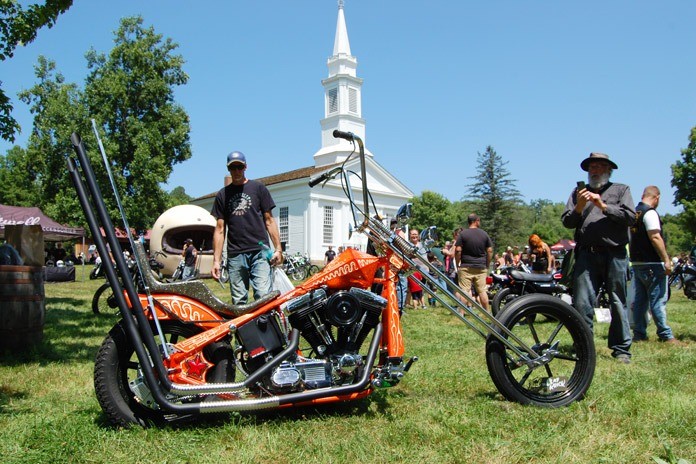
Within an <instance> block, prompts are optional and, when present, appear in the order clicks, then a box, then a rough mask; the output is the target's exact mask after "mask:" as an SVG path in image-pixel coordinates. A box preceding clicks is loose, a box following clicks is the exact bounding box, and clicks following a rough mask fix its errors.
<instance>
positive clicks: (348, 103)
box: [314, 0, 372, 167]
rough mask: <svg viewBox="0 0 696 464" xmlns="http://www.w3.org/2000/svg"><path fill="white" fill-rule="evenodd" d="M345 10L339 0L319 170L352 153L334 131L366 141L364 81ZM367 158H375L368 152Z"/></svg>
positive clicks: (316, 156) (317, 159)
mask: <svg viewBox="0 0 696 464" xmlns="http://www.w3.org/2000/svg"><path fill="white" fill-rule="evenodd" d="M343 7H344V5H343V0H338V19H337V21H336V35H335V38H334V48H333V56H331V57H329V59H328V61H327V66H328V68H329V77H327V78H326V79H324V80H322V81H321V84H322V85H323V86H324V119H322V120H321V149H319V151H318V152H316V153H315V154H314V163H315V165H316V166H317V167H319V166H325V165H329V164H333V163H337V162H340V161H343V160H344V159H345V158H346V156H348V155H349V154H350V152H351V151H352V144H349V143H348V142H346V141H345V140H341V139H335V138H334V137H333V131H334V129H338V130H342V131H347V132H353V133H354V134H355V135H357V136H359V137H360V138H361V139H363V141H364V140H365V120H364V119H363V118H362V95H361V92H362V83H363V80H362V79H360V78H359V77H357V74H356V70H357V68H358V60H357V59H356V58H355V57H354V56H353V55H351V53H350V42H349V40H348V29H347V28H346V17H345V14H344V11H343V10H344V8H343ZM366 154H367V155H369V156H372V154H371V153H369V151H367V150H366Z"/></svg>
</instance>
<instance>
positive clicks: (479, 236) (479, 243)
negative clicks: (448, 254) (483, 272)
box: [455, 228, 493, 269]
mask: <svg viewBox="0 0 696 464" xmlns="http://www.w3.org/2000/svg"><path fill="white" fill-rule="evenodd" d="M455 246H458V247H462V256H461V261H460V262H459V266H460V267H472V268H474V269H486V258H487V255H488V252H487V251H486V250H487V249H488V248H492V247H493V242H492V241H491V238H490V237H489V236H488V234H487V233H486V232H485V231H483V230H481V229H479V228H473V229H464V230H462V231H461V232H460V233H459V236H458V237H457V242H456V243H455Z"/></svg>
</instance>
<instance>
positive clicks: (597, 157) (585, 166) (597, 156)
mask: <svg viewBox="0 0 696 464" xmlns="http://www.w3.org/2000/svg"><path fill="white" fill-rule="evenodd" d="M593 161H601V162H604V163H607V164H608V165H609V166H611V168H612V169H619V167H618V166H617V165H616V163H615V162H613V161H612V160H610V159H609V155H605V154H604V153H596V152H593V153H590V156H588V157H587V158H585V159H584V160H582V163H580V167H581V168H582V170H583V171H585V172H587V171H588V170H589V167H590V163H591V162H593Z"/></svg>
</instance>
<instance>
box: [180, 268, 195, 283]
mask: <svg viewBox="0 0 696 464" xmlns="http://www.w3.org/2000/svg"><path fill="white" fill-rule="evenodd" d="M195 272H196V267H195V266H184V271H183V272H182V273H181V280H188V279H190V278H191V277H193V274H195Z"/></svg>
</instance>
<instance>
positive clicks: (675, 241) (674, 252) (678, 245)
mask: <svg viewBox="0 0 696 464" xmlns="http://www.w3.org/2000/svg"><path fill="white" fill-rule="evenodd" d="M662 231H663V233H664V234H665V239H666V241H667V253H668V254H669V255H670V256H679V255H680V254H681V253H686V254H687V255H688V254H689V251H691V247H692V246H693V245H694V237H693V235H692V234H691V233H689V231H688V230H687V228H686V227H685V225H684V218H683V213H682V214H677V215H672V214H665V215H664V216H663V217H662Z"/></svg>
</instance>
